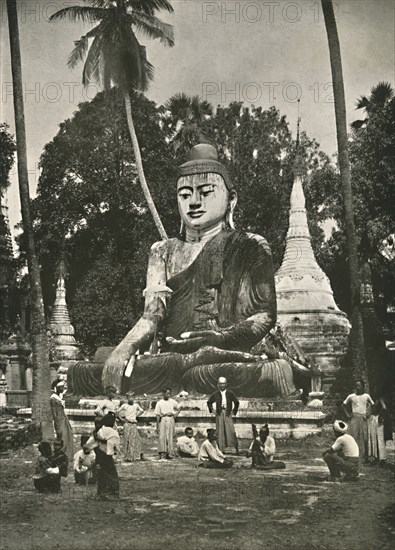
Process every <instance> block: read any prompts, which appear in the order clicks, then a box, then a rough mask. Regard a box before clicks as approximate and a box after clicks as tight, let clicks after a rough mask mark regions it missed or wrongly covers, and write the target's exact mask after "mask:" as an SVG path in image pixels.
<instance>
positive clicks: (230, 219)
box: [226, 191, 237, 229]
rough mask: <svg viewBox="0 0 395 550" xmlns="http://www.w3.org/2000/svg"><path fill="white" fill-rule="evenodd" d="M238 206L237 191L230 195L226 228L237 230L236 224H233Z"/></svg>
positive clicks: (231, 192)
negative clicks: (234, 211)
mask: <svg viewBox="0 0 395 550" xmlns="http://www.w3.org/2000/svg"><path fill="white" fill-rule="evenodd" d="M236 204H237V193H236V191H230V193H229V205H228V209H227V212H226V226H227V227H228V228H229V229H235V224H234V222H233V210H234V209H235V207H236Z"/></svg>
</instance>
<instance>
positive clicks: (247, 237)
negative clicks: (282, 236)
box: [237, 231, 271, 253]
mask: <svg viewBox="0 0 395 550" xmlns="http://www.w3.org/2000/svg"><path fill="white" fill-rule="evenodd" d="M237 233H238V235H239V237H240V238H241V239H242V240H243V244H244V245H247V246H248V245H251V246H252V247H254V248H255V247H258V248H259V249H263V250H265V251H266V252H269V253H271V251H270V246H269V243H268V242H267V240H266V239H265V237H262V235H257V234H256V233H248V232H246V231H238V232H237Z"/></svg>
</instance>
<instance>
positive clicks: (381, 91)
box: [351, 82, 394, 130]
mask: <svg viewBox="0 0 395 550" xmlns="http://www.w3.org/2000/svg"><path fill="white" fill-rule="evenodd" d="M393 97H394V90H393V88H392V86H391V84H390V83H389V82H379V83H378V84H377V86H373V88H372V89H371V91H370V97H369V98H367V97H366V96H361V97H360V98H359V99H358V100H357V102H356V109H363V110H364V111H365V113H366V115H367V117H366V118H365V119H363V120H355V121H354V122H352V123H351V128H352V129H353V130H360V129H361V128H365V127H366V124H367V123H368V121H369V116H370V115H371V114H373V113H374V112H375V111H377V109H383V108H384V107H385V106H386V105H387V103H388V102H389V101H391V99H392V98H393Z"/></svg>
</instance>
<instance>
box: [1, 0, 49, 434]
mask: <svg viewBox="0 0 395 550" xmlns="http://www.w3.org/2000/svg"><path fill="white" fill-rule="evenodd" d="M7 14H8V27H9V34H10V49H11V66H12V80H13V95H14V113H15V130H16V146H17V156H18V180H19V194H20V200H21V210H22V221H23V229H24V233H25V239H26V252H27V263H28V270H29V283H30V294H31V302H32V326H31V337H32V347H33V396H32V420H33V422H34V423H35V424H37V425H39V426H40V428H41V430H42V435H43V438H45V439H53V435H54V431H53V424H52V413H51V408H50V402H49V398H50V370H49V357H48V341H47V335H46V326H45V315H44V302H43V297H42V288H41V279H40V267H39V264H38V260H37V256H36V252H35V247H34V236H33V224H32V220H31V215H30V193H29V179H28V171H27V150H26V132H25V114H24V106H23V92H22V67H21V52H20V46H19V29H18V16H17V10H16V0H7Z"/></svg>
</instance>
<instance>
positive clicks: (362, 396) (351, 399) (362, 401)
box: [343, 380, 374, 462]
mask: <svg viewBox="0 0 395 550" xmlns="http://www.w3.org/2000/svg"><path fill="white" fill-rule="evenodd" d="M369 405H374V402H373V399H372V398H371V397H370V395H369V394H368V393H365V384H364V382H363V381H362V380H357V382H356V383H355V393H350V395H348V396H347V397H346V399H345V400H344V401H343V411H344V412H345V414H346V416H347V417H348V418H349V419H351V420H350V426H349V433H350V434H351V435H352V436H353V437H354V439H355V441H356V442H357V444H358V447H359V456H360V457H361V458H364V459H365V462H368V420H367V413H368V406H369ZM350 406H351V414H350V412H349V410H347V407H350Z"/></svg>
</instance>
